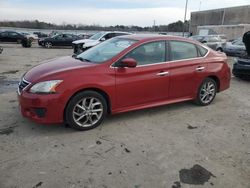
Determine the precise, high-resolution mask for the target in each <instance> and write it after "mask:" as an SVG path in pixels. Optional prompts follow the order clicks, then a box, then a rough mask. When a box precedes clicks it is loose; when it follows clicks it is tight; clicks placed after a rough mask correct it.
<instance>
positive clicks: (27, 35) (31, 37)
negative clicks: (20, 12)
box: [22, 32, 38, 41]
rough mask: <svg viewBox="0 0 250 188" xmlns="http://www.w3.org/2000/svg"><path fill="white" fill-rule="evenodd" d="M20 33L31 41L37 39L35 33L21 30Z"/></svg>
mask: <svg viewBox="0 0 250 188" xmlns="http://www.w3.org/2000/svg"><path fill="white" fill-rule="evenodd" d="M22 34H23V35H25V36H26V37H27V38H28V39H30V40H31V41H34V40H38V36H37V35H35V34H31V33H25V32H22Z"/></svg>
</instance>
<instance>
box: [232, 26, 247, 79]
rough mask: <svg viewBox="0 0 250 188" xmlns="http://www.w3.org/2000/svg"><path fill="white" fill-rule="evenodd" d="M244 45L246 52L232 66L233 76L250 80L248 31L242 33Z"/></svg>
mask: <svg viewBox="0 0 250 188" xmlns="http://www.w3.org/2000/svg"><path fill="white" fill-rule="evenodd" d="M242 42H243V43H244V45H245V47H246V53H245V55H243V56H242V57H241V58H239V59H238V60H237V62H236V63H235V64H234V66H233V74H234V76H235V77H239V78H241V79H247V80H250V31H248V32H246V33H245V34H244V35H243V40H242Z"/></svg>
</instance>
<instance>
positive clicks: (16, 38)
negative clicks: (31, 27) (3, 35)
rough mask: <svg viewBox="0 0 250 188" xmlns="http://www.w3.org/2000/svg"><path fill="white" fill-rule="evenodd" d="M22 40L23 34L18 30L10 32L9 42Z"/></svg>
mask: <svg viewBox="0 0 250 188" xmlns="http://www.w3.org/2000/svg"><path fill="white" fill-rule="evenodd" d="M17 41H21V36H20V34H19V33H16V32H9V42H17Z"/></svg>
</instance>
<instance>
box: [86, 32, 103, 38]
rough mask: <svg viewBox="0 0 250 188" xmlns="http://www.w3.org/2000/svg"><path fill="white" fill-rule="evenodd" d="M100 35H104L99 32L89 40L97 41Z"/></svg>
mask: <svg viewBox="0 0 250 188" xmlns="http://www.w3.org/2000/svg"><path fill="white" fill-rule="evenodd" d="M102 35H104V32H99V33H96V34H94V35H93V36H92V37H90V38H89V39H91V40H98V39H99V38H100V37H101V36H102Z"/></svg>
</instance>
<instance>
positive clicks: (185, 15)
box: [182, 0, 188, 37]
mask: <svg viewBox="0 0 250 188" xmlns="http://www.w3.org/2000/svg"><path fill="white" fill-rule="evenodd" d="M187 6H188V0H186V6H185V14H184V22H183V33H182V35H183V37H184V36H185V34H184V33H185V22H186V18H187Z"/></svg>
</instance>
